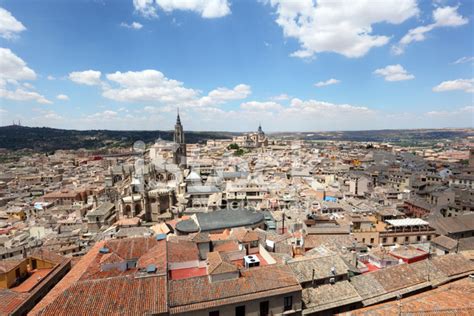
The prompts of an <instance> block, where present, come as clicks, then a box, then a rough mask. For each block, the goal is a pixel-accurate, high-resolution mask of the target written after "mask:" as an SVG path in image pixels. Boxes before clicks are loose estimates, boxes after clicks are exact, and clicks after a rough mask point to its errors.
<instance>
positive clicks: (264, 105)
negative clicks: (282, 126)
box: [240, 101, 283, 111]
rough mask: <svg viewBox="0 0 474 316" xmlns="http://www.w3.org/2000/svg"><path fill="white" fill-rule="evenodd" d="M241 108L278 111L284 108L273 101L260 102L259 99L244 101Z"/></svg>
mask: <svg viewBox="0 0 474 316" xmlns="http://www.w3.org/2000/svg"><path fill="white" fill-rule="evenodd" d="M240 108H242V109H243V110H248V111H276V110H282V109H283V107H282V106H281V105H280V104H278V103H276V102H273V101H267V102H258V101H249V102H244V103H242V104H241V105H240Z"/></svg>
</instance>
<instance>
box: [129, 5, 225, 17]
mask: <svg viewBox="0 0 474 316" xmlns="http://www.w3.org/2000/svg"><path fill="white" fill-rule="evenodd" d="M133 5H134V7H135V10H136V11H137V12H139V13H140V14H141V15H143V16H144V17H147V18H154V17H157V16H158V15H157V8H160V9H161V10H163V11H165V12H167V13H170V12H173V11H174V10H182V11H192V12H195V13H198V14H200V15H201V17H203V18H208V19H212V18H220V17H223V16H226V15H228V14H230V13H231V12H230V4H229V2H228V1H227V0H187V1H182V0H133Z"/></svg>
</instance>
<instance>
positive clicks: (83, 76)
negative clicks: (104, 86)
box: [69, 70, 101, 86]
mask: <svg viewBox="0 0 474 316" xmlns="http://www.w3.org/2000/svg"><path fill="white" fill-rule="evenodd" d="M100 76H101V72H100V71H96V70H85V71H74V72H71V73H70V74H69V79H70V80H71V81H74V82H75V83H79V84H84V85H88V86H94V85H100V84H101V81H100Z"/></svg>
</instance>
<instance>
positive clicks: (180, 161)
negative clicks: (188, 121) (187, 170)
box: [174, 110, 186, 167]
mask: <svg viewBox="0 0 474 316" xmlns="http://www.w3.org/2000/svg"><path fill="white" fill-rule="evenodd" d="M174 142H175V143H176V145H177V146H178V147H177V149H176V152H175V154H174V163H175V164H177V165H179V166H184V167H186V142H185V141H184V131H183V125H181V119H180V117H179V110H178V116H177V118H176V124H175V125H174Z"/></svg>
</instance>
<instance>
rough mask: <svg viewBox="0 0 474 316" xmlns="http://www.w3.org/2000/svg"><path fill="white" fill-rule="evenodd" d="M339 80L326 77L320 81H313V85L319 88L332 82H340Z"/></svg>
mask: <svg viewBox="0 0 474 316" xmlns="http://www.w3.org/2000/svg"><path fill="white" fill-rule="evenodd" d="M340 82H341V80H337V79H333V78H331V79H328V80H326V81H320V82H318V83H315V84H314V86H315V87H318V88H321V87H325V86H330V85H332V84H337V83H340Z"/></svg>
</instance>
